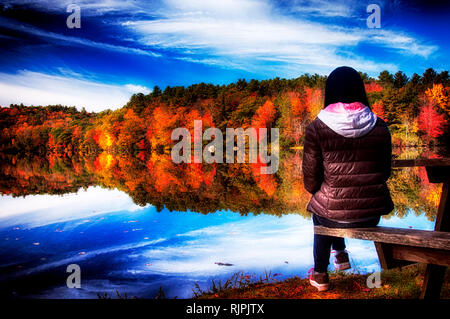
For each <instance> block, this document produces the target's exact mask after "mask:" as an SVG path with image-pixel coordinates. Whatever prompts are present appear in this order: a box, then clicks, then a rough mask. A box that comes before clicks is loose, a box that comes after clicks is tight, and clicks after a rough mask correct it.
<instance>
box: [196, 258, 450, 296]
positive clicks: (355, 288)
mask: <svg viewBox="0 0 450 319" xmlns="http://www.w3.org/2000/svg"><path fill="white" fill-rule="evenodd" d="M424 272H425V265H424V264H413V265H409V266H405V267H400V268H395V269H391V270H383V271H382V272H381V285H380V288H375V287H374V288H368V286H367V277H368V276H370V274H357V273H345V272H329V275H330V289H329V290H328V291H323V292H319V291H317V289H316V288H314V287H312V286H311V285H310V284H309V280H308V278H299V277H297V276H294V277H291V278H288V279H285V280H282V281H277V280H276V279H273V278H270V279H269V280H267V281H258V282H253V283H248V284H244V285H243V286H241V287H239V285H237V286H236V285H235V286H226V285H224V286H221V285H220V283H219V285H217V284H215V283H213V285H212V287H211V288H209V289H208V291H199V293H197V294H196V296H195V297H194V298H193V299H418V298H419V297H420V292H421V288H422V287H421V286H422V283H423V275H424ZM441 299H450V270H449V269H447V272H446V274H445V279H444V282H443V285H442V290H441Z"/></svg>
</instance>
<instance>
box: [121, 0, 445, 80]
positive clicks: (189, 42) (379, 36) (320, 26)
mask: <svg viewBox="0 0 450 319" xmlns="http://www.w3.org/2000/svg"><path fill="white" fill-rule="evenodd" d="M316 5H317V6H316ZM314 8H315V9H314ZM313 9H314V10H320V12H321V13H322V14H323V13H324V12H325V14H326V15H329V16H340V17H350V16H352V7H351V2H346V3H343V4H338V5H330V4H327V3H326V2H325V1H319V0H316V1H309V2H305V1H297V2H294V3H293V5H292V6H287V9H286V10H281V9H280V8H277V7H275V6H274V5H273V3H272V2H270V1H264V0H262V1H256V0H241V1H237V0H233V1H226V2H222V1H209V2H204V1H198V0H194V1H181V0H166V1H165V6H164V8H163V9H161V10H160V11H159V12H158V15H157V17H156V18H155V19H148V20H138V21H127V22H124V23H122V26H124V27H126V28H128V29H130V30H132V31H134V32H135V33H136V34H137V37H138V39H139V42H140V43H141V44H143V45H147V46H149V47H152V48H158V49H162V50H172V51H174V52H177V53H179V54H180V55H181V56H182V58H183V59H185V60H191V61H193V62H199V63H205V64H213V65H216V64H217V61H220V60H222V59H228V60H232V61H233V64H235V65H240V66H243V67H244V68H246V69H247V70H248V69H249V68H251V67H252V66H257V67H261V65H260V64H261V61H265V62H266V63H267V62H269V61H272V62H281V63H283V64H284V66H287V64H291V66H290V67H291V68H292V67H298V68H300V67H301V66H303V67H304V69H305V70H308V72H311V71H317V70H318V71H321V72H327V71H329V70H330V69H331V68H334V67H336V66H338V65H342V64H351V65H353V66H355V67H358V68H360V69H361V70H363V71H374V70H375V69H378V70H379V69H380V67H384V68H387V69H395V68H396V66H395V65H392V64H390V63H383V62H382V61H373V60H370V59H368V58H366V57H358V58H357V59H356V61H355V54H354V50H355V48H356V47H357V46H358V45H360V44H367V45H371V46H375V47H377V49H379V50H381V51H382V50H383V49H385V48H387V49H391V50H394V51H396V50H397V51H400V52H401V54H406V55H418V56H422V57H424V58H426V57H428V56H429V55H430V54H432V53H433V52H434V51H435V50H436V49H437V47H436V46H434V45H427V44H422V43H421V42H420V41H419V40H417V39H415V38H414V37H413V36H412V35H408V34H406V33H404V32H396V31H393V30H389V31H388V30H371V29H367V28H365V23H363V24H364V26H360V27H342V26H337V25H333V24H332V23H330V24H328V23H319V22H313V21H312V20H311V19H306V18H305V16H306V17H308V16H310V15H314V12H315V11H314V10H313ZM286 11H289V12H291V13H292V12H293V11H294V12H295V11H302V12H305V13H306V14H305V15H298V16H293V15H292V14H291V15H289V14H286ZM249 60H251V63H249ZM355 64H356V65H355ZM277 67H280V65H277ZM282 67H283V66H282Z"/></svg>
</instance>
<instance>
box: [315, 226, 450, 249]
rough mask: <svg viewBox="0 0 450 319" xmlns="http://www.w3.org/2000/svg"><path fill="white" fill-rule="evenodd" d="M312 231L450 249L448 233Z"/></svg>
mask: <svg viewBox="0 0 450 319" xmlns="http://www.w3.org/2000/svg"><path fill="white" fill-rule="evenodd" d="M314 233H316V234H320V235H329V236H335V237H349V238H356V239H364V240H371V241H374V242H382V243H389V244H401V245H407V246H418V247H427V248H437V249H444V250H450V233H448V232H436V231H430V230H418V229H403V228H393V227H370V228H328V227H324V226H315V227H314Z"/></svg>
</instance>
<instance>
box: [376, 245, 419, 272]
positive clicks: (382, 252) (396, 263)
mask: <svg viewBox="0 0 450 319" xmlns="http://www.w3.org/2000/svg"><path fill="white" fill-rule="evenodd" d="M374 245H375V249H376V251H377V255H378V260H379V261H380V265H381V268H383V269H392V268H398V267H404V266H407V265H410V264H413V263H414V262H411V261H406V260H399V259H394V257H393V254H392V246H393V245H392V244H386V243H378V242H374Z"/></svg>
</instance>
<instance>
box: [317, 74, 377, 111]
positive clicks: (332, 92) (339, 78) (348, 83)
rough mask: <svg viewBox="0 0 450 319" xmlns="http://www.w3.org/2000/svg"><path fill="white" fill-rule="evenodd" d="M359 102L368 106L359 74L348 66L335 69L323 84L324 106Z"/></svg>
mask: <svg viewBox="0 0 450 319" xmlns="http://www.w3.org/2000/svg"><path fill="white" fill-rule="evenodd" d="M337 102H342V103H353V102H361V103H362V104H364V105H366V106H369V101H368V100H367V95H366V90H365V88H364V82H363V80H362V78H361V76H360V75H359V73H358V72H357V71H356V70H355V69H353V68H351V67H348V66H341V67H339V68H337V69H335V70H334V71H333V72H331V73H330V75H329V76H328V78H327V82H326V84H325V104H324V107H326V106H328V105H329V104H333V103H337Z"/></svg>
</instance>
